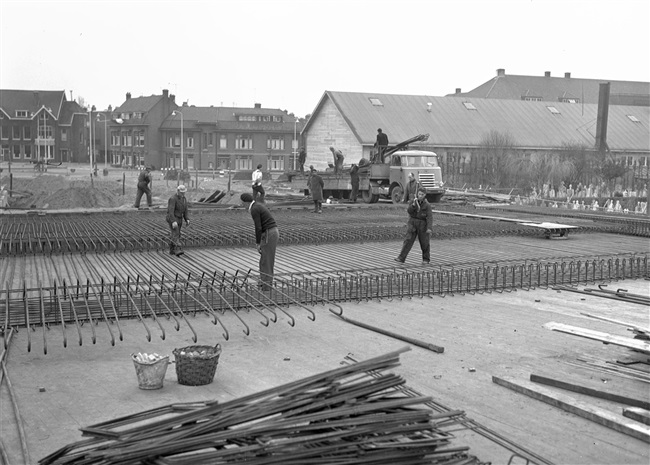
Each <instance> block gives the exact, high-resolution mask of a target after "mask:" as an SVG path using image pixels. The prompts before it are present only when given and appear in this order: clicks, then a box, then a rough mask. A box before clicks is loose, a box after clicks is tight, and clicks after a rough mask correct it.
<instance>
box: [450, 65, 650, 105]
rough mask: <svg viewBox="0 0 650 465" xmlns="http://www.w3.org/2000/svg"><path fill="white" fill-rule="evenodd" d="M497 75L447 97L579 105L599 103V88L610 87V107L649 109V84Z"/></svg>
mask: <svg viewBox="0 0 650 465" xmlns="http://www.w3.org/2000/svg"><path fill="white" fill-rule="evenodd" d="M548 74H549V75H548V76H521V75H514V74H505V70H503V69H499V70H497V75H496V76H495V77H493V78H492V79H490V80H489V81H487V82H485V83H484V84H481V85H480V86H478V87H477V88H475V89H473V90H471V91H469V92H460V93H456V94H450V95H448V97H480V98H491V99H511V100H523V99H524V98H525V97H539V98H541V99H542V100H543V101H550V102H560V101H561V99H563V98H573V99H577V100H578V101H579V102H581V103H598V97H599V92H600V84H602V83H605V82H609V83H610V104H611V105H645V106H650V82H640V81H611V80H607V79H582V78H574V77H571V75H570V73H566V74H565V77H553V76H550V73H548Z"/></svg>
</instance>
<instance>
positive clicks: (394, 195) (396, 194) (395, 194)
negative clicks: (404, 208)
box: [390, 186, 404, 204]
mask: <svg viewBox="0 0 650 465" xmlns="http://www.w3.org/2000/svg"><path fill="white" fill-rule="evenodd" d="M402 197H404V192H402V188H401V187H400V186H395V187H393V190H392V191H391V193H390V199H391V200H392V201H393V203H395V204H398V203H402Z"/></svg>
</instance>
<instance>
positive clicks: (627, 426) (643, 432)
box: [492, 376, 650, 443]
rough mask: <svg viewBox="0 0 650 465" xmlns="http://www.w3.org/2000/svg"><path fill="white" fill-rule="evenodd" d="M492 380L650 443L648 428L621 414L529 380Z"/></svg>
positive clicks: (495, 377)
mask: <svg viewBox="0 0 650 465" xmlns="http://www.w3.org/2000/svg"><path fill="white" fill-rule="evenodd" d="M492 382H494V383H496V384H498V385H500V386H503V387H506V388H508V389H511V390H513V391H515V392H519V393H521V394H525V395H527V396H529V397H532V398H533V399H537V400H541V401H542V402H545V403H547V404H549V405H552V406H554V407H557V408H559V409H562V410H564V411H565V412H570V413H573V414H575V415H578V416H580V417H582V418H586V419H587V420H591V421H593V422H595V423H598V424H600V425H603V426H607V427H608V428H611V429H613V430H615V431H618V432H619V433H623V434H627V435H629V436H632V437H634V438H637V439H640V440H642V441H645V442H648V443H650V428H648V427H646V426H643V425H639V424H637V423H634V422H630V421H629V420H628V419H627V418H625V417H624V416H623V415H619V414H616V413H613V412H610V411H608V410H604V409H601V408H599V407H596V406H593V405H590V404H587V403H585V402H580V401H578V400H576V399H574V398H573V397H570V396H567V395H564V394H559V393H556V392H554V391H553V390H551V389H546V388H544V387H540V386H537V385H535V384H533V383H531V382H530V381H525V380H515V379H514V378H499V377H497V376H493V377H492Z"/></svg>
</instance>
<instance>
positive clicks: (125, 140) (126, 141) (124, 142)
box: [122, 131, 133, 147]
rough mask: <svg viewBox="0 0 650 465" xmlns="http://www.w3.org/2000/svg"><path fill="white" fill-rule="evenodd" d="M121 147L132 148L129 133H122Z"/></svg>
mask: <svg viewBox="0 0 650 465" xmlns="http://www.w3.org/2000/svg"><path fill="white" fill-rule="evenodd" d="M122 147H133V135H132V134H131V131H125V132H123V133H122Z"/></svg>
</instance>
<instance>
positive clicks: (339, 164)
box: [330, 147, 345, 174]
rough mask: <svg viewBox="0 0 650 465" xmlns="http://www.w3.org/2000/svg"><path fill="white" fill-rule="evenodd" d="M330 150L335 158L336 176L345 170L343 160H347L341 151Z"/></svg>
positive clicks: (332, 148) (331, 148)
mask: <svg viewBox="0 0 650 465" xmlns="http://www.w3.org/2000/svg"><path fill="white" fill-rule="evenodd" d="M330 150H331V151H332V156H333V157H334V174H339V173H340V172H341V171H342V170H343V160H345V157H344V156H343V152H341V151H340V150H339V149H335V148H334V147H330Z"/></svg>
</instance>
